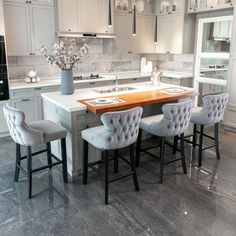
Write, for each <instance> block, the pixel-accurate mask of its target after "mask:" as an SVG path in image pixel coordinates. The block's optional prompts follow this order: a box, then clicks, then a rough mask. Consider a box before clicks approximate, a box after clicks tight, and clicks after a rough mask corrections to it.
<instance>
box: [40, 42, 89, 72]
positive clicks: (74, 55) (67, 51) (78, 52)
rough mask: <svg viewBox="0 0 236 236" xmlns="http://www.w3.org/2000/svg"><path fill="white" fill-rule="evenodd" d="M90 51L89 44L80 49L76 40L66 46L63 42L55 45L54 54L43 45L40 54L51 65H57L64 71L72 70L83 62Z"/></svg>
mask: <svg viewBox="0 0 236 236" xmlns="http://www.w3.org/2000/svg"><path fill="white" fill-rule="evenodd" d="M88 51H89V46H88V45H87V44H84V45H83V46H82V47H81V48H78V47H77V45H76V43H75V40H70V44H69V45H65V44H64V42H63V41H60V42H59V43H55V44H54V46H53V51H52V52H49V50H48V49H47V48H46V47H45V46H44V45H42V46H41V50H40V53H41V54H42V55H43V56H44V57H46V59H47V61H48V63H49V64H51V65H57V66H58V67H59V68H60V69H62V70H72V69H73V67H74V66H76V64H77V63H81V62H82V61H83V58H84V56H85V54H87V53H88Z"/></svg>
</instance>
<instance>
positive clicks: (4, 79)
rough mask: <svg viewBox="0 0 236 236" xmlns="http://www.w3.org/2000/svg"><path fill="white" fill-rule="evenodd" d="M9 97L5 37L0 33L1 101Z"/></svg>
mask: <svg viewBox="0 0 236 236" xmlns="http://www.w3.org/2000/svg"><path fill="white" fill-rule="evenodd" d="M8 99H9V85H8V72H7V60H6V49H5V39H4V36H3V35H0V101H2V100H8Z"/></svg>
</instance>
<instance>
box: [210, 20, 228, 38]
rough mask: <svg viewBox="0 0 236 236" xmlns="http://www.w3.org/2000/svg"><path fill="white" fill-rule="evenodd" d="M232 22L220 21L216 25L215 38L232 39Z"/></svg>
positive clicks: (214, 29)
mask: <svg viewBox="0 0 236 236" xmlns="http://www.w3.org/2000/svg"><path fill="white" fill-rule="evenodd" d="M231 34H232V21H220V22H215V23H214V28H213V37H214V38H218V39H222V38H224V39H226V38H227V39H231Z"/></svg>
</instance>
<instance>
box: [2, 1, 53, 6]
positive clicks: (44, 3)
mask: <svg viewBox="0 0 236 236" xmlns="http://www.w3.org/2000/svg"><path fill="white" fill-rule="evenodd" d="M4 2H14V3H33V4H37V5H44V6H45V5H48V6H53V0H4Z"/></svg>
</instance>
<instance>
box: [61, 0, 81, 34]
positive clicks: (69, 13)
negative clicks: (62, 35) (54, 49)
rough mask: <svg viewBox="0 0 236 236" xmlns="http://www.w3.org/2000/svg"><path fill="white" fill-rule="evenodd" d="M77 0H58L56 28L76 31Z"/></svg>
mask: <svg viewBox="0 0 236 236" xmlns="http://www.w3.org/2000/svg"><path fill="white" fill-rule="evenodd" d="M77 3H78V1H77V0H70V1H68V0H58V1H57V5H58V30H59V31H60V32H78V31H79V28H78V4H77Z"/></svg>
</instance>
